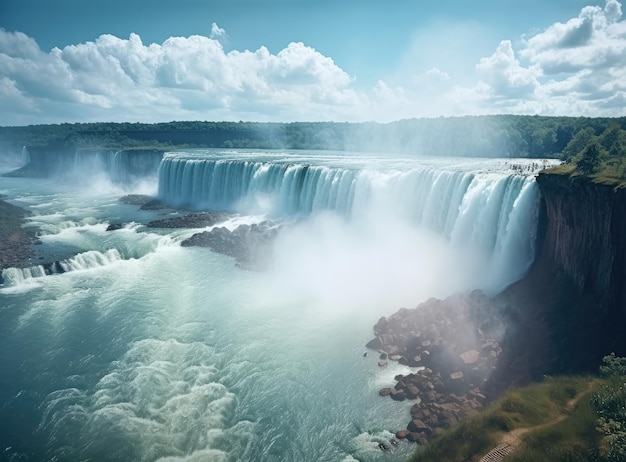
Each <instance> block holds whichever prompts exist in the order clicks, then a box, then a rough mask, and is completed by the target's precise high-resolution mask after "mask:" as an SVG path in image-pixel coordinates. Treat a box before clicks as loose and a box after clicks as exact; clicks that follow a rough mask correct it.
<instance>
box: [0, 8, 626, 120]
mask: <svg viewBox="0 0 626 462" xmlns="http://www.w3.org/2000/svg"><path fill="white" fill-rule="evenodd" d="M437 26H438V27H434V26H433V27H432V28H430V29H428V30H426V31H420V32H419V33H418V34H417V35H416V36H414V37H412V40H411V42H410V43H409V44H407V52H406V53H405V54H404V57H403V59H402V60H401V61H400V62H399V63H398V68H397V69H395V70H393V69H391V70H381V71H380V72H381V75H380V76H379V78H378V79H377V83H376V84H375V85H374V86H373V87H372V88H363V87H359V85H358V81H357V77H358V76H351V75H350V74H348V73H347V72H346V71H345V70H344V69H342V68H341V67H340V66H338V65H337V63H335V61H334V60H333V59H332V58H331V57H329V56H325V55H323V54H322V53H320V52H319V51H317V50H315V49H314V48H312V47H310V46H307V45H306V44H304V43H301V42H292V43H290V44H289V45H287V46H286V47H285V48H284V49H282V50H280V51H278V52H276V53H272V52H270V51H269V50H268V49H267V48H266V47H263V46H261V47H260V48H258V49H257V50H256V51H250V50H243V51H241V50H233V51H230V52H226V51H225V49H224V47H223V44H222V43H223V42H224V40H225V39H226V37H227V35H226V31H225V30H224V29H222V28H221V27H219V26H218V25H217V24H216V23H213V24H212V27H211V33H210V34H209V36H208V37H207V36H200V35H192V36H189V37H170V38H168V39H167V40H165V41H164V42H163V43H152V44H148V45H147V44H144V43H143V42H142V40H141V37H139V35H137V34H130V36H129V37H128V38H127V39H123V38H119V37H115V36H113V35H101V36H100V37H98V38H97V39H95V40H94V41H91V42H85V43H79V44H74V45H69V46H66V47H64V48H63V49H59V48H54V49H52V50H51V51H50V52H47V53H46V52H43V51H42V50H41V49H40V47H39V46H38V45H37V43H36V41H35V40H33V39H32V38H31V37H28V36H27V35H25V34H23V33H21V32H7V31H5V30H3V29H0V107H2V108H3V111H2V112H1V113H0V125H10V124H16V123H43V122H61V121H89V120H103V121H109V120H113V121H115V120H120V121H121V120H127V121H146V122H154V121H167V120H189V119H196V120H257V121H294V120H303V121H306V120H338V121H360V120H379V121H389V120H396V119H400V118H406V117H423V116H440V115H463V114H485V113H528V114H546V115H624V107H625V106H624V104H623V103H624V101H625V100H626V20H624V19H623V18H622V5H621V3H620V2H618V1H617V0H607V1H606V2H605V5H604V7H600V6H587V7H585V8H583V9H582V10H581V11H580V14H579V15H578V16H577V17H575V18H570V19H567V20H565V21H564V22H555V23H553V24H552V25H550V26H548V27H547V28H545V29H544V30H542V31H539V32H536V33H534V34H533V35H532V36H530V37H524V38H523V39H522V40H521V41H515V40H511V38H505V39H504V40H501V41H500V44H499V45H498V46H497V48H496V49H495V51H494V52H493V53H491V54H490V55H489V54H488V52H485V53H483V52H481V53H480V54H478V55H477V54H476V50H477V49H481V50H482V49H483V48H484V44H485V40H486V38H485V37H482V36H481V37H479V39H476V33H477V30H478V29H477V28H476V27H475V25H473V24H471V23H463V24H448V25H447V26H446V24H443V23H439V24H437ZM429 34H431V35H429ZM479 35H480V34H479ZM472 37H474V38H472ZM476 40H478V41H476ZM464 43H465V45H463V44H464ZM464 46H465V48H464ZM492 46H493V45H490V47H492ZM467 47H469V48H471V52H468V51H467ZM481 55H482V56H483V57H482V58H481V57H480V56H481ZM485 55H486V56H485ZM383 72H384V73H385V74H384V75H383Z"/></svg>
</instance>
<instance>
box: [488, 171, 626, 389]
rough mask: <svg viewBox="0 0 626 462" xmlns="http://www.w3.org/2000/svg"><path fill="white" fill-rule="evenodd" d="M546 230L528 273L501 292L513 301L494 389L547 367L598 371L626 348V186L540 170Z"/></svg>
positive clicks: (545, 370) (550, 370)
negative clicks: (606, 358)
mask: <svg viewBox="0 0 626 462" xmlns="http://www.w3.org/2000/svg"><path fill="white" fill-rule="evenodd" d="M537 182H538V184H539V187H540V189H541V193H542V196H543V199H542V200H543V211H542V218H541V223H540V227H541V230H540V231H541V232H540V235H541V236H542V238H541V241H540V245H539V249H540V250H539V252H538V255H537V258H536V260H535V263H534V264H533V266H532V267H531V269H530V271H529V273H528V274H527V275H526V277H525V278H523V279H522V280H521V281H519V282H517V283H515V284H513V285H512V286H510V287H509V288H507V289H506V290H505V291H504V292H503V293H502V294H501V295H499V296H498V299H499V300H500V301H501V302H503V303H505V304H507V305H509V306H511V307H512V308H513V310H512V311H513V313H514V319H513V321H514V322H513V323H512V325H511V326H510V328H509V332H508V335H506V337H505V340H504V342H505V344H504V345H503V354H502V356H501V358H500V364H499V366H498V368H497V371H496V373H495V374H494V375H493V377H492V380H491V387H492V388H493V390H494V391H496V390H498V389H501V388H503V387H505V386H506V384H507V383H508V384H509V385H510V384H523V383H526V382H528V381H530V380H533V379H536V378H537V377H539V376H541V375H543V374H555V373H567V372H579V371H595V370H597V367H598V364H599V363H600V360H601V358H602V357H603V356H604V355H606V354H608V353H609V352H611V351H615V352H616V353H618V354H621V355H623V354H625V353H626V335H625V333H624V328H625V327H626V190H624V189H618V188H614V187H613V186H609V185H603V184H598V183H594V182H593V181H592V180H591V179H589V178H588V177H584V176H569V175H564V174H558V173H551V172H550V171H545V172H542V173H540V174H539V175H538V177H537Z"/></svg>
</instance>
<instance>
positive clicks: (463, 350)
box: [367, 291, 504, 444]
mask: <svg viewBox="0 0 626 462" xmlns="http://www.w3.org/2000/svg"><path fill="white" fill-rule="evenodd" d="M503 332H504V325H503V324H502V322H501V317H500V315H499V310H498V307H497V306H496V305H495V303H494V302H493V300H491V299H489V298H488V297H486V296H485V295H484V294H483V293H482V292H480V291H474V292H472V293H471V294H468V295H457V296H453V297H450V298H448V299H446V300H435V299H431V300H428V301H427V302H425V303H423V304H421V305H420V306H418V307H417V308H415V309H412V310H409V309H406V308H403V309H401V310H399V311H398V312H397V313H395V314H393V315H392V316H390V317H389V318H385V317H383V318H381V319H380V320H379V321H378V322H377V323H376V325H375V326H374V333H375V335H376V338H374V339H373V340H371V341H370V342H369V343H368V344H367V347H368V348H373V349H375V350H378V351H379V353H380V361H379V366H381V367H384V366H385V364H386V361H387V360H392V361H398V362H399V363H401V364H405V365H407V366H412V367H422V369H419V370H417V371H416V372H414V373H411V374H408V375H397V376H396V377H395V380H396V384H395V386H393V387H387V388H383V389H381V390H380V391H379V394H380V395H381V396H389V397H390V398H391V399H394V400H397V401H404V400H407V399H408V400H417V403H416V404H415V405H414V406H413V407H412V408H411V421H410V422H409V423H408V425H407V428H406V430H399V431H398V432H397V433H396V437H397V438H407V439H408V440H410V441H415V442H418V443H420V444H424V443H426V442H427V441H428V440H429V438H431V437H432V436H433V435H434V434H436V433H437V431H438V429H441V428H445V427H448V426H452V425H455V424H456V423H458V422H459V421H460V420H461V419H463V418H464V417H466V416H468V415H471V414H472V413H475V412H476V411H477V410H478V409H480V408H481V407H482V406H483V405H484V404H485V402H486V401H487V398H486V397H485V395H484V394H483V393H482V391H481V387H482V386H483V385H484V384H485V383H486V381H487V379H488V378H489V376H490V374H491V372H492V371H493V370H494V369H495V367H496V364H497V361H498V357H499V355H500V353H501V352H502V348H501V347H500V344H499V341H498V339H500V338H501V337H502V335H503Z"/></svg>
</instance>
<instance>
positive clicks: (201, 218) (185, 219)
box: [148, 212, 233, 228]
mask: <svg viewBox="0 0 626 462" xmlns="http://www.w3.org/2000/svg"><path fill="white" fill-rule="evenodd" d="M232 216H233V214H230V213H226V212H197V213H188V214H186V215H181V216H178V217H172V218H163V219H161V220H154V221H151V222H150V223H148V228H204V227H206V226H213V225H216V224H218V223H221V222H224V221H226V220H227V219H228V218H230V217H232Z"/></svg>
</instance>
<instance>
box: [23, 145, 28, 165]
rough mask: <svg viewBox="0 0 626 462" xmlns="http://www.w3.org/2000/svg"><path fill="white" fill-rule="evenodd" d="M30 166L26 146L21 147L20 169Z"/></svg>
mask: <svg viewBox="0 0 626 462" xmlns="http://www.w3.org/2000/svg"><path fill="white" fill-rule="evenodd" d="M28 164H30V153H29V152H28V148H27V147H26V146H23V147H22V167H24V166H26V165H28Z"/></svg>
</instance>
